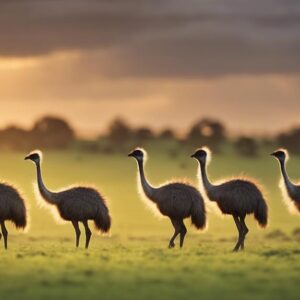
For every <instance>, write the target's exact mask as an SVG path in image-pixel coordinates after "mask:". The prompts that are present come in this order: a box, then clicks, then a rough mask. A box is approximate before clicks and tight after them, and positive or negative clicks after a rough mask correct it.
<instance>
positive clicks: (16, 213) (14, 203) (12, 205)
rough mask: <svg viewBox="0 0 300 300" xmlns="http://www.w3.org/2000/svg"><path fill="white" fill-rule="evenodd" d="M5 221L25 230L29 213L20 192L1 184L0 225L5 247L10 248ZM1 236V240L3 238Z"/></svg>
mask: <svg viewBox="0 0 300 300" xmlns="http://www.w3.org/2000/svg"><path fill="white" fill-rule="evenodd" d="M5 221H11V222H12V223H13V224H15V226H16V227H17V228H23V229H24V228H25V227H26V225H27V213H26V206H25V201H24V200H23V198H22V197H21V195H20V194H19V192H18V191H17V190H16V189H15V188H14V187H12V186H10V185H8V184H5V183H0V225H1V232H2V235H3V242H4V247H5V249H7V247H8V244H7V243H8V231H7V229H6V226H5ZM2 235H1V234H0V239H1V237H2Z"/></svg>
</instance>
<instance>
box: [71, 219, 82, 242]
mask: <svg viewBox="0 0 300 300" xmlns="http://www.w3.org/2000/svg"><path fill="white" fill-rule="evenodd" d="M72 224H73V227H74V229H75V233H76V248H78V247H79V239H80V234H81V232H80V229H79V225H78V222H76V221H72Z"/></svg>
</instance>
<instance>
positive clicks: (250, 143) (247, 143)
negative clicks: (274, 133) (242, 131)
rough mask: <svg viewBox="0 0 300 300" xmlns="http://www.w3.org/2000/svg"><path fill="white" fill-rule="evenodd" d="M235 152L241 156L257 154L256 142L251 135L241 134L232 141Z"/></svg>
mask: <svg viewBox="0 0 300 300" xmlns="http://www.w3.org/2000/svg"><path fill="white" fill-rule="evenodd" d="M234 146H235V149H236V151H237V153H239V154H240V155H243V156H248V157H255V156H257V155H258V150H259V147H258V143H257V141H256V140H255V139H253V138H251V137H246V136H242V137H239V138H238V139H237V141H236V142H235V143H234Z"/></svg>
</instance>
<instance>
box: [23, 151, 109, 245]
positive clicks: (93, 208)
mask: <svg viewBox="0 0 300 300" xmlns="http://www.w3.org/2000/svg"><path fill="white" fill-rule="evenodd" d="M25 159H30V160H32V161H33V162H34V163H35V164H36V168H37V183H38V188H39V192H40V194H41V196H42V198H43V199H44V200H45V201H46V202H48V203H49V204H51V205H55V206H56V208H57V210H58V212H59V215H60V216H61V218H62V219H63V220H66V221H70V222H72V224H73V227H74V229H75V233H76V247H78V246H79V240H80V234H81V232H80V229H79V224H78V223H79V222H81V223H82V224H83V225H84V228H85V234H86V244H85V247H86V248H88V247H89V242H90V238H91V235H92V232H91V230H90V228H89V226H88V221H89V220H92V221H94V223H95V226H96V229H98V230H100V231H102V232H108V231H109V229H110V226H111V218H110V215H109V210H108V207H107V205H106V203H105V200H104V198H103V197H102V196H101V195H100V193H99V192H98V191H97V190H96V189H93V188H89V187H81V186H78V187H73V188H69V189H66V190H64V191H61V192H51V191H49V190H48V189H47V188H46V186H45V184H44V182H43V179H42V173H41V165H40V155H39V153H32V154H30V155H29V156H27V157H26V158H25Z"/></svg>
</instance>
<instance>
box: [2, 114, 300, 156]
mask: <svg viewBox="0 0 300 300" xmlns="http://www.w3.org/2000/svg"><path fill="white" fill-rule="evenodd" d="M154 140H156V141H173V142H174V143H176V144H177V145H178V147H179V146H180V145H181V146H182V145H187V146H190V147H198V146H199V145H207V146H208V147H210V148H211V149H212V150H213V151H215V152H222V151H223V148H224V145H226V144H230V145H232V146H233V147H234V149H235V151H236V152H237V153H238V154H240V155H243V156H248V157H255V156H257V155H259V151H260V148H261V146H264V145H269V146H270V147H271V146H272V147H276V146H277V147H286V148H288V149H289V151H290V152H292V153H294V154H298V153H300V127H295V128H292V129H291V130H288V131H286V132H281V133H279V134H277V135H275V136H274V137H272V138H257V137H254V136H246V135H241V136H238V137H236V138H230V137H229V136H228V130H227V129H226V126H225V125H224V124H223V123H222V122H220V121H218V120H214V119H210V118H203V119H201V120H199V121H197V122H195V123H194V124H193V125H192V126H191V127H190V128H189V129H188V131H187V133H186V134H185V135H184V136H178V135H177V134H176V132H175V131H174V130H173V129H172V128H165V129H163V130H161V131H160V132H155V131H154V130H152V129H151V128H150V127H147V126H142V127H138V128H135V127H132V126H130V125H129V124H128V123H127V122H126V121H124V120H122V119H115V120H113V121H112V122H111V123H110V124H109V126H108V129H107V132H106V133H105V134H102V135H100V136H98V137H97V138H96V139H94V140H89V141H84V140H82V139H80V138H79V137H78V136H77V135H76V131H75V129H74V128H73V126H72V125H71V124H70V123H69V122H68V121H67V120H65V119H63V118H59V117H56V116H45V117H42V118H40V119H38V120H37V121H36V122H35V123H34V124H33V126H32V127H31V128H30V129H23V128H20V127H17V126H8V127H6V128H3V129H1V130H0V150H13V151H28V150H31V149H34V148H40V149H44V150H47V149H67V148H70V147H72V146H74V145H79V146H80V147H81V148H82V149H83V150H86V151H93V152H105V153H108V154H109V153H112V152H113V151H114V149H120V150H121V151H122V150H124V151H125V150H127V148H128V147H129V146H130V147H132V146H134V145H136V146H139V145H143V144H145V143H148V142H151V141H154ZM173 154H174V155H175V153H173Z"/></svg>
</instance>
